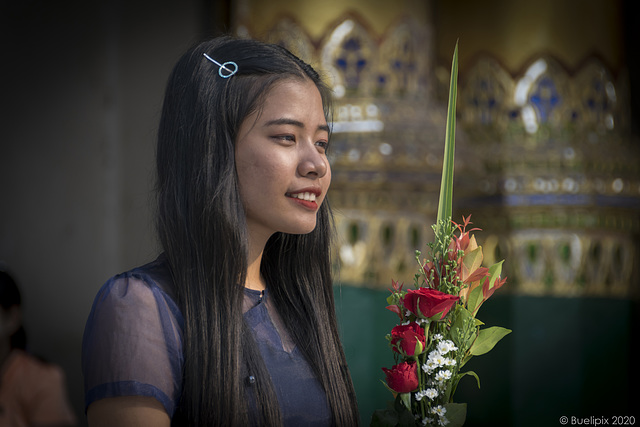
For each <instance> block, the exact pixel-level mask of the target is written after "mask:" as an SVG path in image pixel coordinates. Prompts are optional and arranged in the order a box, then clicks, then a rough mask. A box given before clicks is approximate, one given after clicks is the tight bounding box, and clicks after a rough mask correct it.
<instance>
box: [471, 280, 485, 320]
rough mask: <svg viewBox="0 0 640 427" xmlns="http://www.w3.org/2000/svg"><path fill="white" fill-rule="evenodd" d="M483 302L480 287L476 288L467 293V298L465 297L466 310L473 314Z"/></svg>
mask: <svg viewBox="0 0 640 427" xmlns="http://www.w3.org/2000/svg"><path fill="white" fill-rule="evenodd" d="M483 300H484V295H483V294H482V285H479V286H476V287H475V288H473V290H472V291H471V292H469V296H468V297H467V309H468V310H469V311H470V312H471V313H475V312H476V311H477V310H478V307H480V305H481V304H482V301H483Z"/></svg>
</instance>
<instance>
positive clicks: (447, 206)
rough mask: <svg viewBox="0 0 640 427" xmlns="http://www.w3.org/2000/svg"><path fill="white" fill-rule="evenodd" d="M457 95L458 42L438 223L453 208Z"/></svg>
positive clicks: (446, 133) (450, 97)
mask: <svg viewBox="0 0 640 427" xmlns="http://www.w3.org/2000/svg"><path fill="white" fill-rule="evenodd" d="M457 96H458V42H456V48H455V50H454V51H453V60H452V62H451V82H450V83H449V106H448V109H447V128H446V132H445V137H444V161H443V164H442V181H441V182H440V199H439V200H438V218H437V221H438V223H440V221H442V222H448V221H449V220H451V212H452V209H453V158H454V153H455V144H456V99H457Z"/></svg>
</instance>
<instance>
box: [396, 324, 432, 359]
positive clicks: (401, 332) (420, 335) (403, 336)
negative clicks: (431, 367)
mask: <svg viewBox="0 0 640 427" xmlns="http://www.w3.org/2000/svg"><path fill="white" fill-rule="evenodd" d="M418 342H419V343H420V344H421V345H422V346H421V347H420V348H418V354H420V353H422V350H423V349H424V347H425V345H426V344H425V337H424V329H422V327H421V326H420V325H418V324H417V323H416V322H412V323H410V324H408V325H398V326H395V327H394V328H393V329H392V330H391V346H392V348H393V350H394V351H395V352H397V353H400V354H406V355H407V356H414V355H415V354H416V344H417V343H418ZM400 350H402V351H400Z"/></svg>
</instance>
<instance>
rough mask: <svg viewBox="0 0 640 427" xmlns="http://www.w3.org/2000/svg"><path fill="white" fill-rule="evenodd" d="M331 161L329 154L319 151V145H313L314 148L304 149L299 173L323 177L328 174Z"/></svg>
mask: <svg viewBox="0 0 640 427" xmlns="http://www.w3.org/2000/svg"><path fill="white" fill-rule="evenodd" d="M328 168H329V163H328V160H327V156H325V155H324V153H321V152H320V151H318V147H316V146H315V144H314V145H313V147H312V148H307V149H305V150H304V151H303V153H302V154H301V157H300V163H299V164H298V173H299V174H300V175H302V176H309V177H312V176H314V175H315V176H317V177H318V178H322V177H323V176H325V175H326V174H327V170H328Z"/></svg>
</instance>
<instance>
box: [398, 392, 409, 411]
mask: <svg viewBox="0 0 640 427" xmlns="http://www.w3.org/2000/svg"><path fill="white" fill-rule="evenodd" d="M400 400H401V401H402V404H403V405H404V406H405V408H407V409H409V410H411V393H400Z"/></svg>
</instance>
